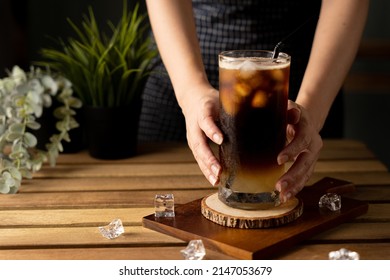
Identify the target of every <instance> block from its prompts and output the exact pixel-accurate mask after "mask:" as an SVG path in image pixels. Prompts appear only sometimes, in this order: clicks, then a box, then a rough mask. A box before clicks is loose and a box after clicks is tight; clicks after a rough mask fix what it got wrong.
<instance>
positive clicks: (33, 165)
mask: <svg viewBox="0 0 390 280" xmlns="http://www.w3.org/2000/svg"><path fill="white" fill-rule="evenodd" d="M53 99H56V100H57V101H58V103H57V104H59V106H58V107H57V108H55V110H54V116H55V118H56V119H57V123H56V128H57V130H58V133H54V134H53V135H52V136H51V137H50V139H49V140H48V143H46V145H45V147H46V149H45V150H39V149H37V148H36V146H37V144H38V140H37V138H36V136H35V135H34V133H33V132H34V131H36V130H38V129H39V128H40V127H41V124H40V123H39V118H40V116H41V115H42V112H43V110H44V108H49V107H50V106H51V105H52V104H53ZM80 107H81V101H80V100H79V99H77V98H75V97H74V96H73V92H72V87H71V83H70V82H69V81H68V80H67V79H65V78H64V77H63V76H61V75H58V74H53V73H51V72H50V71H42V70H41V69H39V68H31V71H30V72H27V73H26V72H24V71H23V70H22V69H21V68H19V67H18V66H15V67H14V68H13V69H12V72H10V73H9V77H7V78H4V79H0V193H16V192H17V191H18V189H19V187H20V184H21V182H22V178H32V174H33V172H35V171H38V170H39V169H40V168H41V166H42V164H43V163H44V162H46V161H47V160H48V161H49V162H50V164H51V165H52V166H54V165H55V162H56V159H57V157H58V154H59V152H62V151H63V147H62V142H63V141H64V140H65V141H70V138H69V131H70V130H71V129H73V128H75V127H77V126H78V123H77V121H76V120H75V118H74V115H75V114H76V112H75V111H74V109H75V108H80Z"/></svg>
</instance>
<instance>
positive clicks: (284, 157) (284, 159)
mask: <svg viewBox="0 0 390 280" xmlns="http://www.w3.org/2000/svg"><path fill="white" fill-rule="evenodd" d="M287 161H288V156H287V155H282V156H280V157H278V164H279V165H282V164H284V163H286V162H287Z"/></svg>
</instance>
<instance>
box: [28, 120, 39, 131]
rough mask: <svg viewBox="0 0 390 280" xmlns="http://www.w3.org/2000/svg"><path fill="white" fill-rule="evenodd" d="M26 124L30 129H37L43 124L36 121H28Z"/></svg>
mask: <svg viewBox="0 0 390 280" xmlns="http://www.w3.org/2000/svg"><path fill="white" fill-rule="evenodd" d="M26 126H27V127H28V128H30V129H33V130H37V129H39V128H40V127H41V124H40V123H38V122H36V121H31V122H28V123H26Z"/></svg>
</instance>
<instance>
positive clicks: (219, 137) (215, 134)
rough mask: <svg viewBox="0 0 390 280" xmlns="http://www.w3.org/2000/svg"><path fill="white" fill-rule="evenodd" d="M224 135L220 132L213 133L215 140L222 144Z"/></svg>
mask: <svg viewBox="0 0 390 280" xmlns="http://www.w3.org/2000/svg"><path fill="white" fill-rule="evenodd" d="M222 140H223V139H222V136H221V135H219V134H218V133H214V134H213V141H214V142H215V143H216V144H218V145H221V144H222Z"/></svg>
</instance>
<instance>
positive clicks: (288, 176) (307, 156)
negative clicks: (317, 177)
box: [276, 136, 322, 202]
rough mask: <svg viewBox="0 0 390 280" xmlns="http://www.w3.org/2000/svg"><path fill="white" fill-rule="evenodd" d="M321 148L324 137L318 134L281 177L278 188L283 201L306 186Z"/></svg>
mask: <svg viewBox="0 0 390 280" xmlns="http://www.w3.org/2000/svg"><path fill="white" fill-rule="evenodd" d="M321 148H322V139H321V137H320V136H318V139H317V140H316V141H313V144H312V145H311V146H310V147H309V149H307V150H306V151H305V152H302V153H300V154H299V155H298V156H297V158H296V160H295V162H294V163H293V165H292V166H291V167H290V168H289V170H287V172H286V173H285V174H284V175H283V176H282V177H281V178H280V179H279V181H278V182H277V184H276V189H277V190H278V191H279V192H280V197H281V201H282V202H285V201H287V200H288V199H290V198H291V197H293V196H295V195H296V194H297V193H298V192H299V191H300V190H302V188H303V187H304V186H305V184H306V183H307V181H308V180H309V179H310V176H311V174H312V173H313V171H314V167H315V163H316V161H317V160H318V156H319V152H320V150H321Z"/></svg>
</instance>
